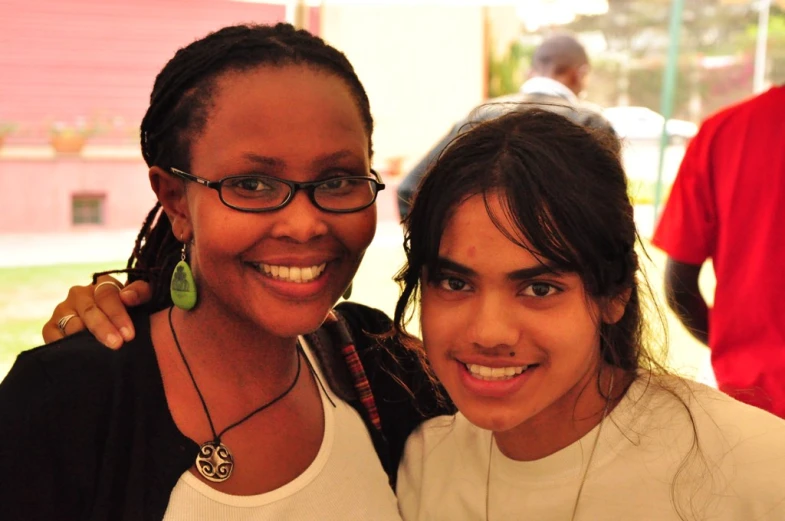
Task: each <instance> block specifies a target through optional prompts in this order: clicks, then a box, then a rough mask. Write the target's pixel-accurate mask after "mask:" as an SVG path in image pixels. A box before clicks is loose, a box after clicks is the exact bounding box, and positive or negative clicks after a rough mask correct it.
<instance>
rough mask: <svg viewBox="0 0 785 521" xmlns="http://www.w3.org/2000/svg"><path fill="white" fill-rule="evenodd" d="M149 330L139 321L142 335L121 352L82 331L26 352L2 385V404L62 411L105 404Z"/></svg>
mask: <svg viewBox="0 0 785 521" xmlns="http://www.w3.org/2000/svg"><path fill="white" fill-rule="evenodd" d="M145 331H146V328H145V327H144V326H141V327H140V324H137V338H136V339H135V340H134V341H133V342H131V343H129V344H128V345H126V346H124V347H123V348H121V349H119V350H116V351H115V350H112V349H109V348H107V347H105V346H104V345H103V344H101V343H100V342H99V341H98V340H96V339H95V337H93V336H92V335H91V334H90V333H88V332H81V333H77V334H75V335H71V336H69V337H66V338H64V339H61V340H59V341H57V342H53V343H51V344H47V345H43V346H40V347H36V348H34V349H31V350H29V351H25V352H23V353H21V354H20V355H19V356H18V357H17V359H16V362H15V363H14V365H13V366H12V368H11V370H10V371H9V373H8V375H7V376H6V378H5V380H4V381H3V382H2V384H0V408H2V410H3V412H8V411H10V410H12V409H18V410H19V411H23V410H26V411H27V413H29V412H30V411H32V410H35V409H39V410H51V411H53V412H55V413H58V414H60V413H63V414H65V413H66V412H68V413H73V412H74V411H75V410H77V409H78V410H79V412H80V414H81V412H82V411H84V412H85V413H87V411H88V410H89V409H91V407H98V406H103V405H105V404H106V403H108V401H109V399H110V397H111V392H110V391H111V389H112V387H113V386H114V385H115V384H116V382H117V381H118V375H119V373H120V372H122V370H123V367H124V366H125V365H126V363H127V361H128V360H130V359H133V357H134V354H135V353H136V352H137V351H138V349H136V346H135V344H137V345H138V344H140V343H143V342H145V338H146V339H147V341H148V343H149V334H147V335H146V334H145ZM42 408H43V409H42ZM47 414H48V413H47Z"/></svg>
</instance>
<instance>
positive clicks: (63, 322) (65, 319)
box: [57, 315, 76, 335]
mask: <svg viewBox="0 0 785 521" xmlns="http://www.w3.org/2000/svg"><path fill="white" fill-rule="evenodd" d="M75 316H76V315H66V316H64V317H63V318H61V319H60V320H58V321H57V329H59V330H60V332H61V333H62V334H64V335H65V326H66V324H68V321H69V320H71V319H72V318H74V317H75Z"/></svg>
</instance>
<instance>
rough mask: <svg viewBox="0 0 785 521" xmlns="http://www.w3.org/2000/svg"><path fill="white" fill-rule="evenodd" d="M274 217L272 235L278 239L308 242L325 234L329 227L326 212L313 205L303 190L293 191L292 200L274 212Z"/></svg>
mask: <svg viewBox="0 0 785 521" xmlns="http://www.w3.org/2000/svg"><path fill="white" fill-rule="evenodd" d="M274 215H275V217H276V222H275V225H274V226H273V229H272V235H273V236H274V237H276V238H279V239H291V240H294V241H296V242H308V241H310V240H312V239H315V238H318V237H321V236H323V235H326V234H327V232H328V230H329V227H328V225H327V221H326V220H325V217H327V214H326V213H325V212H323V211H322V210H320V209H319V208H317V207H316V206H314V204H313V202H312V201H311V200H310V198H309V197H308V194H307V192H306V191H305V190H298V191H297V192H295V194H294V196H293V197H292V200H291V201H290V202H289V204H287V205H286V206H284V207H283V208H281V209H280V210H278V211H276V212H274Z"/></svg>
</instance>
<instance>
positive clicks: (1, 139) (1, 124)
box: [0, 121, 16, 148]
mask: <svg viewBox="0 0 785 521" xmlns="http://www.w3.org/2000/svg"><path fill="white" fill-rule="evenodd" d="M14 130H16V124H15V123H11V122H10V121H0V148H3V143H5V138H6V136H8V135H10V134H12V133H13V132H14Z"/></svg>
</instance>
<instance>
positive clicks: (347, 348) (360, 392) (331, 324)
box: [323, 311, 382, 432]
mask: <svg viewBox="0 0 785 521" xmlns="http://www.w3.org/2000/svg"><path fill="white" fill-rule="evenodd" d="M323 327H325V328H326V329H327V330H328V331H329V332H330V337H331V338H333V339H335V340H337V346H336V347H338V348H339V349H340V350H341V354H343V357H344V359H345V360H346V366H347V367H348V368H349V373H350V374H351V377H352V383H353V384H354V388H355V389H356V390H357V396H359V398H360V403H362V405H363V408H365V411H366V412H367V413H368V418H369V419H370V421H371V424H372V425H373V426H374V428H375V429H376V430H377V431H379V432H381V430H382V422H381V419H380V418H379V411H378V410H377V409H376V400H375V399H374V397H373V392H372V391H371V384H370V383H369V382H368V377H367V376H366V375H365V369H363V364H362V362H361V361H360V357H359V355H358V354H357V349H355V347H354V339H352V336H351V333H349V328H348V327H347V325H346V323H345V322H344V321H343V319H342V318H341V317H340V315H339V314H337V313H335V312H334V311H330V313H329V315H327V319H326V320H325V321H324V325H323Z"/></svg>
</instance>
